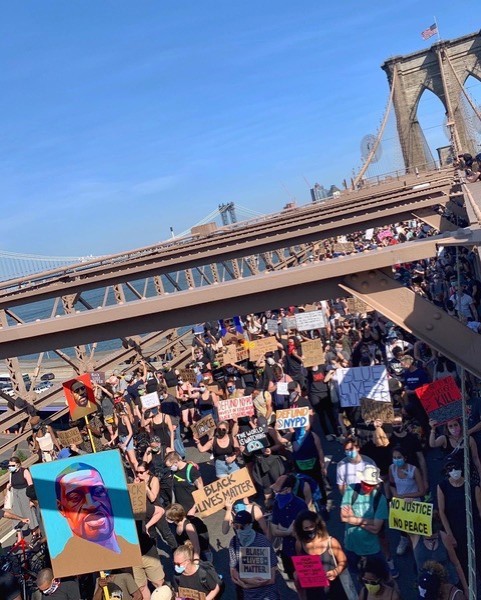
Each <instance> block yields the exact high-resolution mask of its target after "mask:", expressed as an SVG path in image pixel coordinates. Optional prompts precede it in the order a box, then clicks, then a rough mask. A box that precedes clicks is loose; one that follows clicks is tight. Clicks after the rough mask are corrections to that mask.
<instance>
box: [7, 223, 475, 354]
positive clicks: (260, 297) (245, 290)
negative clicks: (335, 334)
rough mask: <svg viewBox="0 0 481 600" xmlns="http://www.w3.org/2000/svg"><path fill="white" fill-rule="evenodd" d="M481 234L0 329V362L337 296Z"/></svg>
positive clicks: (447, 237)
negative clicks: (350, 282) (359, 279)
mask: <svg viewBox="0 0 481 600" xmlns="http://www.w3.org/2000/svg"><path fill="white" fill-rule="evenodd" d="M479 243H481V230H475V231H471V230H459V231H457V232H455V234H454V235H449V234H443V235H440V236H435V237H431V238H424V239H420V240H415V241H413V242H407V243H404V244H398V245H395V246H389V247H386V248H382V249H378V250H376V251H371V252H364V253H360V254H355V255H348V256H343V257H339V258H337V259H332V260H329V261H323V262H312V263H308V264H303V265H300V266H297V267H291V268H290V269H286V270H280V271H276V272H270V273H264V274H262V275H257V276H252V277H249V278H245V279H240V280H234V281H228V282H225V283H219V284H217V285H215V286H207V287H201V288H196V289H193V290H188V291H182V292H176V293H174V294H170V295H164V296H162V297H155V298H149V299H146V300H133V301H131V302H127V303H126V304H123V305H120V306H108V307H106V308H104V309H100V310H95V311H84V312H82V313H79V314H74V315H70V316H68V317H59V318H56V319H47V320H45V321H39V322H35V323H31V324H25V325H18V326H14V327H12V326H11V327H6V328H4V329H3V330H2V331H0V358H3V357H6V356H12V355H22V354H25V351H26V349H27V348H28V349H29V351H30V352H40V351H42V350H45V349H48V348H50V347H67V346H72V345H76V344H79V343H84V342H85V343H86V342H88V341H89V340H91V339H93V338H95V339H96V340H99V341H100V340H107V339H113V338H115V337H119V336H122V335H132V334H137V333H143V332H146V331H152V330H162V329H166V328H169V327H171V326H174V325H175V326H184V325H191V324H193V323H198V322H202V321H207V320H210V319H216V318H217V317H218V316H219V314H243V313H245V312H258V311H262V310H266V309H270V308H272V307H275V306H282V305H284V304H286V302H287V303H289V304H302V303H305V302H312V301H315V300H319V299H325V298H334V297H336V296H338V295H339V288H338V284H339V283H342V282H343V279H344V277H345V276H347V275H351V274H354V273H356V272H359V271H368V270H373V269H381V268H384V267H389V266H391V265H394V264H398V263H403V262H411V261H414V260H419V259H423V258H429V257H432V256H435V254H436V250H437V245H438V244H441V245H446V244H459V245H477V244H479Z"/></svg>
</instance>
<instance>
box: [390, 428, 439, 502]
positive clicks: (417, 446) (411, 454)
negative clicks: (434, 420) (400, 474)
mask: <svg viewBox="0 0 481 600" xmlns="http://www.w3.org/2000/svg"><path fill="white" fill-rule="evenodd" d="M395 419H396V420H395V422H394V423H393V426H392V435H391V438H390V440H389V443H390V446H391V448H394V447H396V446H399V447H400V448H401V450H402V453H403V455H404V456H406V459H407V462H408V463H409V464H411V465H414V466H415V467H418V468H419V470H420V471H421V474H422V477H423V483H424V488H425V489H426V490H429V478H428V467H427V463H426V458H425V457H424V454H423V450H422V446H421V442H420V441H419V438H418V437H417V436H416V435H414V434H413V433H411V432H410V431H408V427H407V424H406V423H403V419H402V417H395Z"/></svg>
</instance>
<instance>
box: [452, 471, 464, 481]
mask: <svg viewBox="0 0 481 600" xmlns="http://www.w3.org/2000/svg"><path fill="white" fill-rule="evenodd" d="M462 475H463V472H462V471H461V469H453V470H452V471H449V476H450V477H451V479H454V481H457V480H458V479H461V477H462Z"/></svg>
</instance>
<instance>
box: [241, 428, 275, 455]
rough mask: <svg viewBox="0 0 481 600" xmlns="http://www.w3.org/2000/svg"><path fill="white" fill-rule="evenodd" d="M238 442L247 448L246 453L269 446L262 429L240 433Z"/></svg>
mask: <svg viewBox="0 0 481 600" xmlns="http://www.w3.org/2000/svg"><path fill="white" fill-rule="evenodd" d="M237 440H238V441H239V444H240V445H241V446H244V447H245V449H246V452H255V451H256V450H261V449H262V448H267V447H268V446H269V440H268V439H267V436H266V434H265V433H264V429H263V428H262V427H254V428H253V429H251V430H250V431H243V432H242V433H238V434H237Z"/></svg>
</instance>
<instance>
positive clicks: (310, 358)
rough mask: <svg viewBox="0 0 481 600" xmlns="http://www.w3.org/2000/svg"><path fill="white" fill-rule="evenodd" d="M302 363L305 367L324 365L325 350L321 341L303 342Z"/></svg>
mask: <svg viewBox="0 0 481 600" xmlns="http://www.w3.org/2000/svg"><path fill="white" fill-rule="evenodd" d="M301 348H302V363H303V364H304V366H305V367H317V365H322V364H324V362H325V361H324V350H323V349H322V346H321V340H309V341H308V342H302V344H301Z"/></svg>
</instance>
